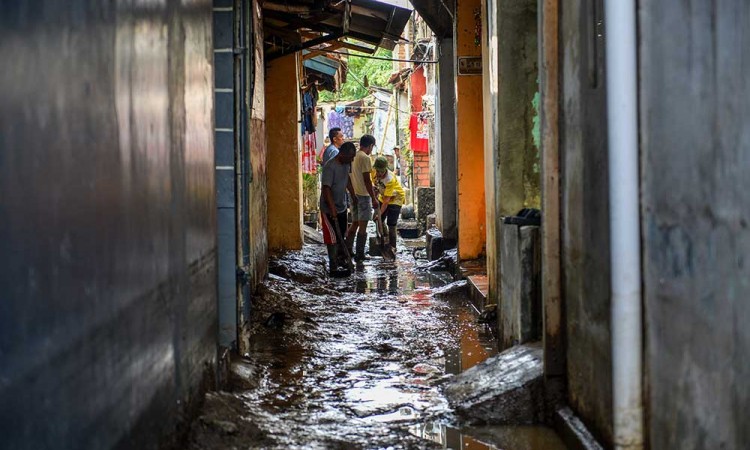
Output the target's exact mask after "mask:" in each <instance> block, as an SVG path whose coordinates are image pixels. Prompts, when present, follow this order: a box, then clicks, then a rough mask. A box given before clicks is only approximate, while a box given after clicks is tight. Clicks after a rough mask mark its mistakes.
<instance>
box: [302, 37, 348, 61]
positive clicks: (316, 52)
mask: <svg viewBox="0 0 750 450" xmlns="http://www.w3.org/2000/svg"><path fill="white" fill-rule="evenodd" d="M342 44H343V42H341V41H336V42H332V43H331V45H329V46H327V47H325V48H321V49H318V50H313V51H311V52H310V53H308V54H306V55H304V56H302V60H303V61H306V60H308V59H311V58H315V57H316V56H320V55H325V54H326V53H327V52H328V51H330V50H336V49H339V48H341V47H342Z"/></svg>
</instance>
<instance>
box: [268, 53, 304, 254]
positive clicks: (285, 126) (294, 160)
mask: <svg viewBox="0 0 750 450" xmlns="http://www.w3.org/2000/svg"><path fill="white" fill-rule="evenodd" d="M297 64H298V57H297V55H296V54H292V55H287V56H284V57H282V58H279V59H275V60H273V61H271V62H269V63H268V67H267V70H266V98H267V99H268V100H269V101H266V117H273V120H272V121H270V122H268V123H267V124H266V142H267V146H268V155H267V157H268V224H269V227H268V247H269V249H270V250H294V249H301V248H302V239H303V234H302V172H301V167H302V165H301V161H300V128H299V123H298V120H299V118H300V107H299V78H298V67H297Z"/></svg>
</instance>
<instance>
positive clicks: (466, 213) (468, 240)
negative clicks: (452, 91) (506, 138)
mask: <svg viewBox="0 0 750 450" xmlns="http://www.w3.org/2000/svg"><path fill="white" fill-rule="evenodd" d="M480 8H481V2H480V0H458V1H457V5H456V35H455V42H456V56H457V57H462V56H477V57H481V56H482V47H481V45H480V46H477V45H475V44H474V39H475V37H476V20H475V17H474V13H475V11H479V10H480ZM456 93H457V94H456V116H457V119H456V135H457V141H458V150H457V154H458V251H459V257H460V259H475V258H478V257H479V256H480V255H481V254H482V252H483V251H484V245H485V240H486V232H485V223H486V218H485V199H484V127H483V124H482V122H483V119H482V117H483V116H482V114H483V113H482V76H481V75H458V71H457V72H456Z"/></svg>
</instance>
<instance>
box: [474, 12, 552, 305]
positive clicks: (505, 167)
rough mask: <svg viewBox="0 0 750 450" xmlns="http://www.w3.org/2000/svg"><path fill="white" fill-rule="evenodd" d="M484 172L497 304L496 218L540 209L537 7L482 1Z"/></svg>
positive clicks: (491, 285)
mask: <svg viewBox="0 0 750 450" xmlns="http://www.w3.org/2000/svg"><path fill="white" fill-rule="evenodd" d="M482 8H483V14H482V18H483V21H484V24H483V27H484V28H485V29H486V30H487V31H486V32H485V33H484V36H483V39H485V42H484V45H483V55H482V63H483V64H482V66H483V67H482V68H483V72H484V74H483V83H484V86H483V89H484V170H485V174H484V176H485V198H486V217H487V219H486V220H487V237H486V239H487V245H486V248H487V252H486V253H487V276H488V282H489V286H488V287H489V292H488V299H489V301H490V303H495V302H498V301H500V291H501V286H500V278H501V276H500V272H501V270H502V268H501V267H500V263H499V261H498V258H499V255H500V251H501V246H500V237H499V236H500V233H501V230H500V228H501V225H502V221H501V220H498V218H499V217H500V216H507V215H513V214H515V213H517V212H518V211H519V210H520V209H521V208H523V207H524V206H533V207H536V208H538V207H539V204H538V199H539V181H540V179H539V173H538V170H537V172H536V173H535V171H534V169H535V168H537V169H538V167H539V153H538V149H537V146H536V145H535V143H534V139H533V137H532V132H533V128H534V117H535V114H536V111H535V107H534V105H533V100H534V96H535V95H536V93H537V78H538V73H539V70H538V62H537V61H538V53H539V52H538V50H537V21H538V18H537V2H536V0H516V1H507V2H494V1H487V0H484V1H483V2H482Z"/></svg>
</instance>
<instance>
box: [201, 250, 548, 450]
mask: <svg viewBox="0 0 750 450" xmlns="http://www.w3.org/2000/svg"><path fill="white" fill-rule="evenodd" d="M305 259H309V258H306V257H303V256H300V257H298V258H297V259H294V261H297V260H305ZM295 264H296V262H295ZM416 264H417V263H416V261H414V259H413V258H412V257H411V256H410V254H409V253H408V252H406V253H405V252H401V253H400V254H399V258H398V261H397V262H396V263H395V264H394V263H383V262H381V260H380V259H378V258H373V259H371V260H369V261H368V262H367V263H366V264H365V266H364V269H363V270H360V271H358V272H357V273H355V274H354V275H353V276H352V277H351V278H348V279H338V280H327V279H325V280H324V279H320V280H318V281H319V282H314V283H307V284H295V283H293V282H288V281H286V280H284V279H277V280H272V281H270V282H269V286H270V287H269V289H275V290H274V291H273V292H274V294H273V295H269V296H267V297H265V298H264V299H263V300H261V301H258V303H257V305H256V308H259V309H258V311H262V314H261V313H260V312H258V313H257V314H258V315H260V316H261V319H262V318H264V317H266V316H267V314H269V313H270V312H271V311H274V310H276V309H278V308H287V310H288V313H287V316H288V320H287V323H286V324H285V325H284V326H283V327H282V328H280V329H273V330H272V329H268V328H265V327H263V326H262V325H258V326H256V327H255V328H254V330H255V332H254V333H255V334H253V335H252V344H251V347H252V348H251V351H250V354H249V357H248V360H249V361H251V362H252V364H254V365H255V366H253V367H255V369H254V370H253V371H251V372H252V373H263V374H264V375H263V376H261V377H260V381H259V383H258V384H259V386H260V387H259V388H257V389H250V390H245V391H241V392H236V393H234V394H232V395H236V396H237V398H239V399H240V400H241V402H242V405H241V408H240V407H237V408H238V409H237V411H239V410H240V409H241V410H242V414H241V416H242V421H245V422H248V423H252V424H254V426H255V427H256V428H257V429H258V430H260V431H258V432H257V433H255V434H253V436H255V438H258V436H263V437H262V439H265V440H261V441H257V442H255V443H253V444H252V445H251V446H250V448H375V447H377V448H380V447H384V448H387V447H389V446H395V447H404V448H422V447H423V446H424V442H423V441H422V440H421V439H428V440H431V441H433V442H435V443H438V444H440V445H442V446H443V447H444V448H456V449H496V448H503V449H508V450H516V449H517V450H525V449H526V448H529V449H531V448H534V449H548V448H549V449H553V450H555V449H557V448H562V447H554V446H552V445H547V443H546V441H534V440H533V439H536V438H537V437H538V436H546V435H547V434H549V433H548V430H547V431H544V430H546V429H544V428H539V427H534V429H537V431H533V432H532V431H530V432H528V433H530V434H529V435H528V436H527V434H528V433H527V431H526V430H525V429H518V431H513V432H511V431H507V430H508V429H507V428H500V429H494V430H495V431H494V432H493V433H494V434H488V435H485V434H475V433H474V430H472V431H471V433H467V432H466V431H465V430H455V429H453V428H450V427H446V425H445V424H444V422H445V420H446V419H445V418H446V417H447V416H448V414H449V413H450V407H449V405H448V404H447V401H446V400H445V398H444V397H443V396H442V393H441V392H440V389H439V388H438V387H437V384H436V380H438V379H440V378H441V377H443V376H445V375H446V374H458V373H460V372H462V371H465V370H467V369H469V368H471V367H473V366H475V365H476V364H479V363H480V362H482V361H484V360H485V359H487V358H489V357H491V356H493V355H494V354H496V353H497V351H496V340H495V338H494V336H493V335H492V333H491V331H490V330H489V329H488V328H487V327H486V326H484V325H480V324H477V323H476V315H475V313H474V311H473V310H472V309H471V306H469V300H468V298H467V299H457V298H453V299H446V298H443V297H434V296H433V289H434V288H436V287H440V286H444V285H446V284H448V283H450V282H452V281H453V280H452V277H451V276H450V274H447V273H439V272H426V271H417V270H416ZM274 283H275V284H274ZM263 301H265V302H266V303H265V304H264V303H263ZM264 305H266V306H265V308H266V309H260V308H262V307H264ZM268 305H271V306H268ZM222 408H224V406H222V405H221V404H217V405H216V413H217V414H218V413H219V412H220V411H224V412H222V414H229V415H228V416H226V417H225V420H236V419H233V417H234V416H232V414H236V413H235V412H231V411H230V412H226V411H225V409H222ZM426 420H429V421H430V422H425V421H426ZM243 423H244V422H243ZM522 428H523V427H522ZM243 430H244V429H243ZM539 430H542V431H539ZM513 433H515V434H513ZM524 433H527V434H524ZM550 433H551V432H550ZM511 435H512V436H511ZM552 435H553V436H554V433H552ZM508 436H511V437H508ZM513 436H514V437H513ZM199 438H200V439H197V440H196V442H207V441H210V442H214V441H213V440H216V442H219V443H220V444H221V445H218V444H217V445H213V444H212V445H206V446H203V447H201V446H200V445H198V444H196V445H195V446H193V447H191V448H193V449H197V448H200V449H201V450H205V449H212V448H217V449H218V448H230V447H232V446H237V445H235V444H239V443H241V444H242V445H240V446H238V448H240V447H242V448H248V446H247V444H248V441H244V442H240V436H239V435H238V436H234V437H227V436H224V435H219V437H217V435H216V434H215V433H213V432H212V431H211V430H210V429H207V430H204V434H203V435H199ZM232 439H235V440H236V442H234V441H232ZM514 439H515V440H514ZM539 439H541V438H539ZM228 441H231V443H232V445H228V444H229V442H228ZM487 442H492V443H498V442H500V443H508V444H509V445H498V444H493V445H490V444H487ZM527 442H532V443H534V444H535V446H528V445H526V443H527ZM537 444H538V445H537ZM253 445H255V446H256V447H253ZM524 445H526V446H524ZM529 445H530V444H529Z"/></svg>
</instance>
